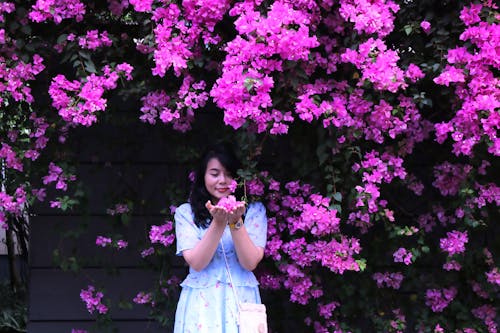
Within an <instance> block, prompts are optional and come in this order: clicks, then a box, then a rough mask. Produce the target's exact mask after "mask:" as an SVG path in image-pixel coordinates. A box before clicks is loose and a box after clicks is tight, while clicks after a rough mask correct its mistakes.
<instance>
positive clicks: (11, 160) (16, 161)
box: [0, 142, 23, 171]
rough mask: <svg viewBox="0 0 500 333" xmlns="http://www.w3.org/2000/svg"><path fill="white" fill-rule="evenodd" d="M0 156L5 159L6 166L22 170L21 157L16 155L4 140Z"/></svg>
mask: <svg viewBox="0 0 500 333" xmlns="http://www.w3.org/2000/svg"><path fill="white" fill-rule="evenodd" d="M0 158H2V159H4V160H5V165H6V166H7V168H10V169H15V170H17V171H23V163H22V162H21V159H20V158H18V157H17V154H16V152H15V151H14V150H13V149H12V147H11V146H10V145H8V144H6V143H4V142H2V148H0Z"/></svg>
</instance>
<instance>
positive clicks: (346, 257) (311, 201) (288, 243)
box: [259, 172, 361, 304]
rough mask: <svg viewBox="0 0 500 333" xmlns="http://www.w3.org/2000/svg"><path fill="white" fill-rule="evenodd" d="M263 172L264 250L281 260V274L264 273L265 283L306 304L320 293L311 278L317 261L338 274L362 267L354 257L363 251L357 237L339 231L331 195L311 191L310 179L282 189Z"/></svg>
mask: <svg viewBox="0 0 500 333" xmlns="http://www.w3.org/2000/svg"><path fill="white" fill-rule="evenodd" d="M261 176H262V178H261V180H259V183H261V184H263V183H265V184H266V186H265V188H264V190H265V193H266V198H267V202H268V205H267V208H268V210H269V211H268V242H267V244H266V249H265V254H266V256H268V257H271V258H273V260H275V261H277V262H279V263H280V265H279V266H278V269H279V271H280V272H281V274H282V275H277V276H273V275H269V274H267V275H266V274H264V275H263V276H262V277H261V283H262V285H263V287H267V288H279V286H280V285H283V287H284V288H285V289H287V290H289V291H290V300H291V301H293V302H297V303H299V304H307V303H309V302H310V300H311V299H318V298H320V297H321V296H322V295H323V292H322V288H321V284H320V282H319V280H316V279H314V275H315V270H317V268H313V267H317V266H316V265H317V264H319V265H320V267H324V268H326V269H327V270H329V271H332V272H335V273H337V274H343V273H344V272H345V271H349V270H353V271H358V270H360V266H359V263H358V261H357V260H356V259H355V256H356V255H357V254H359V253H360V251H361V247H360V245H359V240H358V239H356V238H348V237H346V236H344V235H342V234H340V230H339V223H340V219H339V218H338V217H337V211H336V210H334V209H331V208H330V207H329V205H330V200H331V199H330V198H326V197H323V196H321V195H320V194H318V193H312V187H311V186H310V185H309V184H301V183H300V182H299V181H292V182H289V183H287V184H285V186H284V191H282V189H281V188H282V186H281V185H280V183H279V182H277V181H276V180H274V179H272V178H271V177H269V175H268V173H267V172H263V173H261ZM313 281H315V282H313ZM318 283H319V284H318Z"/></svg>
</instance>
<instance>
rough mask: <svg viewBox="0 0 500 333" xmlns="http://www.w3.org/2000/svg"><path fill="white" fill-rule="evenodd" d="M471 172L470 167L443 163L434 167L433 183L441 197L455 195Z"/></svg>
mask: <svg viewBox="0 0 500 333" xmlns="http://www.w3.org/2000/svg"><path fill="white" fill-rule="evenodd" d="M471 171H472V166H470V165H467V164H466V165H462V164H452V163H450V162H444V163H442V164H439V165H436V166H434V178H435V180H434V182H433V183H432V185H434V187H436V188H437V189H439V191H440V192H441V195H444V196H447V195H456V194H458V191H459V190H460V187H461V186H462V184H463V183H464V181H465V180H466V179H467V177H468V176H469V174H470V172H471Z"/></svg>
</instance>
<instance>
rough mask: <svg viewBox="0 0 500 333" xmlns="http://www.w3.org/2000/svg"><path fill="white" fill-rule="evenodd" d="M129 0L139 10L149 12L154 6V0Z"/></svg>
mask: <svg viewBox="0 0 500 333" xmlns="http://www.w3.org/2000/svg"><path fill="white" fill-rule="evenodd" d="M129 2H130V4H131V5H132V7H134V9H135V10H136V11H138V12H149V11H151V9H152V6H153V0H129Z"/></svg>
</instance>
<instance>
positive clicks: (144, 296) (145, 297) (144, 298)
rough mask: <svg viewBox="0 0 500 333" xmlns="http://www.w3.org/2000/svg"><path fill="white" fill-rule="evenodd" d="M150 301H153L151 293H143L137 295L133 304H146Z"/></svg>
mask: <svg viewBox="0 0 500 333" xmlns="http://www.w3.org/2000/svg"><path fill="white" fill-rule="evenodd" d="M152 300H153V295H152V294H151V293H145V292H143V291H141V292H140V293H138V294H137V295H136V296H135V297H134V299H133V301H134V303H136V304H147V303H151V301H152Z"/></svg>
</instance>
